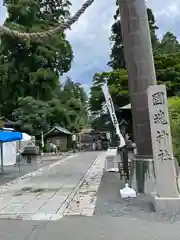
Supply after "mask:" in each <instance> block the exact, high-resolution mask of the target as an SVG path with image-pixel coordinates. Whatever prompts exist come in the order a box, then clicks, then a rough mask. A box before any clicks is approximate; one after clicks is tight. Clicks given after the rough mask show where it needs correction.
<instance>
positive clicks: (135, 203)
mask: <svg viewBox="0 0 180 240" xmlns="http://www.w3.org/2000/svg"><path fill="white" fill-rule="evenodd" d="M123 187H124V183H123V181H120V178H119V174H118V173H112V172H111V173H108V172H106V173H105V174H104V176H103V178H102V181H101V185H100V188H99V191H98V196H97V202H96V209H95V212H94V215H95V216H104V217H105V216H111V217H132V218H134V219H139V220H146V221H151V222H152V221H153V222H154V221H158V222H170V223H173V222H177V221H180V214H174V213H169V214H168V213H166V214H158V213H156V212H155V209H154V207H153V205H152V203H151V201H150V198H148V197H147V196H145V195H143V194H139V195H138V196H137V197H136V198H135V199H127V200H123V199H121V197H120V193H119V190H120V189H122V188H123Z"/></svg>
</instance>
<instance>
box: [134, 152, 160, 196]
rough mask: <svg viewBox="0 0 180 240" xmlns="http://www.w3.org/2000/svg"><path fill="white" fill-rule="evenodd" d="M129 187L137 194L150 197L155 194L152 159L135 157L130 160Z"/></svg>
mask: <svg viewBox="0 0 180 240" xmlns="http://www.w3.org/2000/svg"><path fill="white" fill-rule="evenodd" d="M130 175H131V177H130V178H131V180H130V185H131V187H132V188H133V189H134V190H135V191H136V192H137V193H144V194H146V195H148V196H152V194H153V195H154V194H155V193H156V189H155V187H156V179H155V171H154V161H153V159H152V158H141V157H135V158H134V159H132V160H131V173H130Z"/></svg>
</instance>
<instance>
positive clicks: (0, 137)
mask: <svg viewBox="0 0 180 240" xmlns="http://www.w3.org/2000/svg"><path fill="white" fill-rule="evenodd" d="M22 138H23V136H22V133H20V132H8V131H2V132H1V131H0V142H13V141H18V140H21V139H22Z"/></svg>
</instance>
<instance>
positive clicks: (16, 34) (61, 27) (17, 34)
mask: <svg viewBox="0 0 180 240" xmlns="http://www.w3.org/2000/svg"><path fill="white" fill-rule="evenodd" d="M93 2H94V0H87V1H86V2H85V3H84V4H83V5H82V7H81V8H80V9H79V10H78V11H77V12H76V13H75V14H74V16H73V17H72V18H70V19H68V20H67V21H66V22H65V23H63V24H60V25H59V26H58V27H55V28H52V29H49V30H48V31H44V32H33V33H26V32H18V31H15V30H12V29H9V28H8V27H5V26H0V36H2V35H3V34H6V35H8V36H11V37H18V38H23V39H37V38H38V39H39V38H47V37H51V36H53V35H54V34H57V33H58V32H63V31H64V30H65V29H67V28H70V26H71V25H72V24H74V23H75V22H77V21H78V19H79V18H80V16H81V15H82V14H83V13H84V12H85V11H86V9H87V8H88V7H89V6H91V4H92V3H93Z"/></svg>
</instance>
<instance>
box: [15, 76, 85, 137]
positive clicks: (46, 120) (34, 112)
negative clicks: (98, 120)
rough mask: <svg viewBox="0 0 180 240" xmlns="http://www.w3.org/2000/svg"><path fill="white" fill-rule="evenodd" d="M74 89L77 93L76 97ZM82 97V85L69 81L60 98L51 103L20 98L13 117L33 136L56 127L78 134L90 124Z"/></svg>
mask: <svg viewBox="0 0 180 240" xmlns="http://www.w3.org/2000/svg"><path fill="white" fill-rule="evenodd" d="M77 88H79V91H77ZM67 89H68V92H67ZM73 89H76V91H77V94H76V96H75V95H74V94H73ZM70 92H71V94H72V95H71V94H70ZM82 96H85V93H84V91H83V88H82V87H81V85H80V84H77V83H73V82H72V81H71V80H70V79H68V81H67V82H66V83H65V86H64V88H61V89H59V96H58V94H57V97H56V98H53V99H52V100H51V101H41V100H36V99H34V98H33V97H24V98H19V99H18V107H17V108H16V109H15V110H14V111H13V113H12V116H13V119H15V121H16V122H17V123H18V124H19V125H21V126H22V127H23V129H25V130H26V131H28V132H29V133H31V134H39V133H40V132H41V130H43V131H44V132H46V131H47V130H48V129H49V128H51V127H53V126H55V125H60V126H62V127H65V128H67V129H69V130H70V131H74V132H78V131H80V130H81V129H82V128H83V127H85V126H87V124H88V113H87V103H86V102H82V100H81V99H82Z"/></svg>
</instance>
